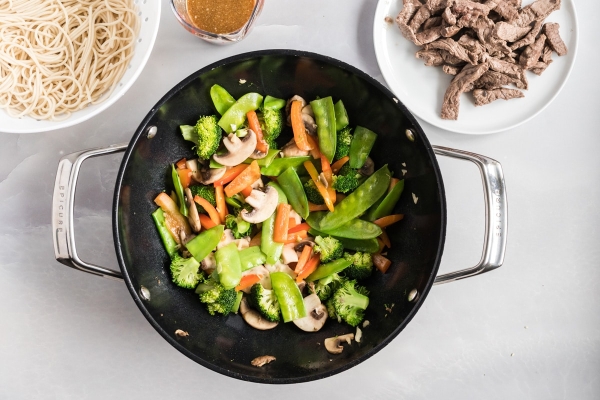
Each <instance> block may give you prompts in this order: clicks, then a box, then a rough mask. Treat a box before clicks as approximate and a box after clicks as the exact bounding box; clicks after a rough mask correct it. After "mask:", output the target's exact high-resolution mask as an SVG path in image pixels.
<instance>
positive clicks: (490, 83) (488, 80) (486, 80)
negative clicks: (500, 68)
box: [474, 70, 519, 90]
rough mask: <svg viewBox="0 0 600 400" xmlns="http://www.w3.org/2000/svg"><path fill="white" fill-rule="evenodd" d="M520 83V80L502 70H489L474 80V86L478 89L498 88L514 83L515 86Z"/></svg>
mask: <svg viewBox="0 0 600 400" xmlns="http://www.w3.org/2000/svg"><path fill="white" fill-rule="evenodd" d="M517 83H519V80H517V79H515V78H512V77H510V76H508V75H506V74H503V73H501V72H496V71H492V70H488V71H486V72H485V74H483V75H481V78H479V79H477V81H475V82H474V86H475V87H476V88H477V89H486V90H492V89H498V88H501V87H503V86H506V85H510V84H514V85H515V86H516V85H517Z"/></svg>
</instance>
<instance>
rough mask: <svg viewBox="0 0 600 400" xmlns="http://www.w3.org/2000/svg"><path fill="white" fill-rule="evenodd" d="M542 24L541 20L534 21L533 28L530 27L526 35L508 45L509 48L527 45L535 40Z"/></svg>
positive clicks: (513, 48) (515, 48) (514, 48)
mask: <svg viewBox="0 0 600 400" xmlns="http://www.w3.org/2000/svg"><path fill="white" fill-rule="evenodd" d="M543 25H544V22H543V21H536V22H535V24H534V25H533V28H531V30H530V31H529V33H528V34H527V35H525V36H524V37H523V38H522V39H520V40H518V41H516V42H514V43H513V44H511V45H510V48H511V50H513V51H514V50H517V49H520V48H521V47H525V46H529V45H530V44H532V43H533V42H535V38H536V37H537V36H538V35H539V33H540V31H541V30H542V26H543Z"/></svg>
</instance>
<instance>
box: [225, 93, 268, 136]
mask: <svg viewBox="0 0 600 400" xmlns="http://www.w3.org/2000/svg"><path fill="white" fill-rule="evenodd" d="M262 101H263V97H262V95H260V94H258V93H252V92H251V93H246V94H245V95H243V96H242V97H240V98H239V99H237V101H236V102H235V103H234V104H233V105H232V106H231V107H229V109H228V110H227V111H225V113H224V114H223V115H222V116H221V119H220V120H219V122H218V124H219V126H220V127H221V128H223V130H224V131H225V132H227V133H231V132H233V131H235V130H237V129H238V128H239V127H240V126H242V124H243V123H244V121H245V120H246V113H247V112H248V111H253V110H256V109H257V108H258V107H260V104H261V103H262Z"/></svg>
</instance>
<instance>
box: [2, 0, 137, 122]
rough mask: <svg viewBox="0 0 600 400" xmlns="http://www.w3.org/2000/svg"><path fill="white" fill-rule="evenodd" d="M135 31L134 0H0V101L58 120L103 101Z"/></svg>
mask: <svg viewBox="0 0 600 400" xmlns="http://www.w3.org/2000/svg"><path fill="white" fill-rule="evenodd" d="M138 31H139V18H138V15H137V13H136V9H135V5H134V4H133V0H0V108H2V109H5V110H6V112H7V113H8V114H9V115H11V116H13V117H21V116H25V115H28V116H30V117H32V118H36V119H46V120H59V119H65V118H67V117H68V116H69V115H70V114H71V113H72V112H74V111H77V110H80V109H82V108H84V107H86V106H88V105H90V104H96V103H99V102H101V101H102V100H104V99H106V98H107V97H108V96H109V95H110V93H111V92H112V91H113V90H114V89H115V87H116V85H117V83H118V82H119V80H120V79H121V77H122V76H123V74H124V73H125V71H126V70H127V66H128V64H129V61H130V60H131V58H132V56H133V51H134V47H135V38H136V37H137V34H138Z"/></svg>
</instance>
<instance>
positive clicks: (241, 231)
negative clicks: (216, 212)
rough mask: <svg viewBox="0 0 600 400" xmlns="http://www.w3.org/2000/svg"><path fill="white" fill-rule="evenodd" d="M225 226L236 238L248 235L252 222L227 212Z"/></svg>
mask: <svg viewBox="0 0 600 400" xmlns="http://www.w3.org/2000/svg"><path fill="white" fill-rule="evenodd" d="M225 228H226V229H231V233H232V234H233V237H234V238H236V239H241V238H243V237H246V236H250V233H251V232H252V224H251V223H250V222H246V221H244V220H243V219H242V218H241V217H240V216H239V215H238V216H237V217H236V216H235V215H232V214H227V216H226V217H225Z"/></svg>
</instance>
